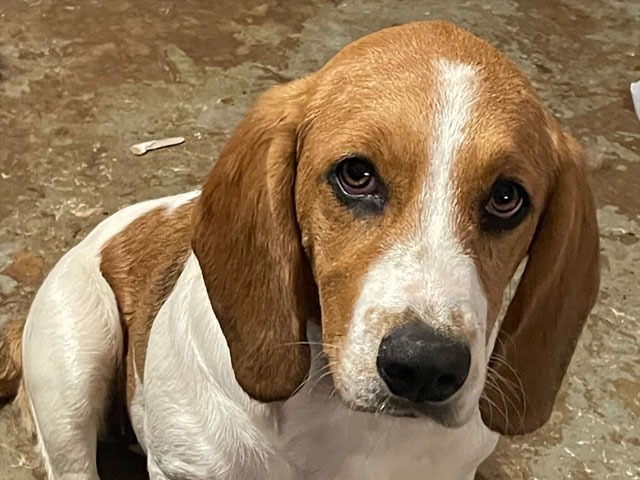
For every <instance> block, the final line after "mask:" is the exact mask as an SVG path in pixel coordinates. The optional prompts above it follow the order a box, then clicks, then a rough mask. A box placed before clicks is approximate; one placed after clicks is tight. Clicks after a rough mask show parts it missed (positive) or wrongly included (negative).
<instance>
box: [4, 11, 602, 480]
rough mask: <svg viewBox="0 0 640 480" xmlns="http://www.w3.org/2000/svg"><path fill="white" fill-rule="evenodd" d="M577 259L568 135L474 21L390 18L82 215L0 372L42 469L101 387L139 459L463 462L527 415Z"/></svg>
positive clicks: (292, 472)
mask: <svg viewBox="0 0 640 480" xmlns="http://www.w3.org/2000/svg"><path fill="white" fill-rule="evenodd" d="M524 261H526V266H524V271H523V273H522V277H521V279H520V282H519V285H518V287H517V290H516V291H515V294H514V295H513V298H512V299H511V301H510V303H509V305H508V307H507V308H506V313H505V314H504V315H500V311H501V306H502V300H503V294H504V293H505V290H506V289H507V286H508V285H509V283H510V281H511V280H512V278H513V277H514V274H515V272H516V271H517V268H518V266H519V265H521V264H524ZM598 285H599V246H598V229H597V224H596V216H595V210H594V202H593V199H592V195H591V192H590V189H589V186H588V184H587V180H586V173H585V162H584V158H583V155H582V153H581V150H580V147H579V146H578V144H577V143H576V141H575V140H573V139H572V138H570V137H569V136H568V135H566V134H565V133H563V131H562V130H561V128H560V126H559V125H558V123H557V122H556V120H554V118H553V117H552V116H551V114H550V113H549V112H548V111H547V110H546V109H545V108H544V107H543V106H542V105H541V103H540V101H539V99H538V97H537V96H536V94H535V93H534V92H533V91H532V88H531V86H530V84H529V83H528V82H527V81H526V80H525V79H524V78H523V76H522V75H521V73H519V71H518V69H517V68H516V67H515V66H514V65H513V64H512V63H511V62H510V61H508V60H507V59H506V58H505V57H504V56H503V55H501V54H500V53H499V52H498V51H496V50H495V49H494V48H492V47H491V46H490V45H488V44H487V43H485V42H484V41H482V40H480V39H478V38H476V37H475V36H473V35H472V34H470V33H468V32H466V31H464V30H461V29H459V28H457V27H455V26H454V25H451V24H449V23H446V22H418V23H411V24H407V25H403V26H398V27H393V28H389V29H385V30H382V31H380V32H377V33H375V34H372V35H369V36H366V37H364V38H362V39H360V40H358V41H356V42H354V43H353V44H351V45H349V46H347V47H346V48H344V49H343V50H342V51H341V52H340V53H338V54H337V55H336V56H335V57H334V58H333V59H331V60H330V61H329V62H328V63H327V64H326V66H324V67H323V68H322V69H320V70H319V71H317V72H316V73H313V74H311V75H309V76H307V77H305V78H302V79H300V80H297V81H294V82H291V83H289V84H286V85H281V86H276V87H273V88H271V89H270V90H269V91H267V92H266V93H264V94H263V95H262V96H261V97H260V98H259V99H258V101H257V102H256V103H255V105H254V106H253V108H251V110H250V111H249V113H248V114H247V115H246V117H245V118H244V120H243V121H242V122H241V123H240V125H239V126H238V128H237V129H236V131H235V132H234V134H233V135H232V137H231V139H230V140H229V142H228V144H227V145H226V147H225V149H224V151H223V152H222V154H221V156H220V158H219V160H218V161H217V163H216V164H215V166H214V168H213V170H212V171H211V174H210V175H209V177H208V178H207V180H206V182H205V184H204V187H203V189H202V191H196V192H191V193H187V194H183V195H178V196H173V197H168V198H162V199H158V200H151V201H146V202H143V203H139V204H136V205H133V206H129V207H127V208H125V209H123V210H121V211H119V212H118V213H116V214H114V215H113V216H111V217H110V218H108V219H106V220H105V221H103V222H102V223H101V224H100V225H98V226H97V227H96V228H95V230H93V231H92V232H91V233H90V234H89V235H88V236H87V237H86V238H85V239H84V240H83V241H82V242H80V243H79V244H78V245H77V246H76V247H75V248H73V249H72V250H70V251H69V252H68V253H67V254H66V255H65V256H64V257H63V258H62V259H61V260H60V261H59V262H58V264H57V265H56V266H55V268H54V269H53V270H52V271H51V273H50V274H49V275H48V277H47V279H46V280H45V282H44V284H43V285H42V287H41V288H40V290H39V291H38V293H37V295H36V298H35V300H34V302H33V306H32V308H31V311H30V313H29V316H28V319H27V322H26V325H25V327H24V333H23V335H22V349H23V352H22V356H21V358H17V357H18V356H17V355H13V357H12V358H13V361H10V358H11V356H10V355H9V353H10V352H9V349H12V350H15V351H17V350H18V349H19V346H20V345H19V340H18V339H13V340H11V339H10V338H9V337H8V336H6V335H5V346H4V347H3V348H4V349H5V351H3V352H0V355H4V356H3V357H2V356H0V358H3V359H4V360H3V362H4V364H3V365H0V371H4V374H3V376H2V379H1V380H2V381H3V382H4V383H1V384H0V385H3V386H4V387H3V388H4V392H3V393H4V394H11V393H15V390H16V383H17V382H16V379H17V378H18V376H19V374H20V367H21V368H22V372H23V388H24V394H25V398H26V399H27V400H28V405H29V409H30V412H31V416H32V418H33V422H34V425H35V430H36V432H37V437H38V440H39V446H40V450H41V453H42V459H43V461H44V464H45V466H46V469H47V472H48V475H49V478H51V479H56V480H61V479H96V478H98V474H97V471H96V441H97V438H98V437H99V435H100V434H101V431H102V430H103V426H104V425H103V424H104V423H105V421H106V423H107V427H108V426H109V421H110V420H109V418H110V417H109V415H108V412H109V411H112V410H113V408H111V406H112V405H114V402H116V400H117V399H118V398H119V397H120V395H119V394H118V392H123V393H122V397H124V398H125V399H126V406H127V411H128V416H129V418H130V420H131V423H132V426H133V429H134V431H135V434H136V437H137V440H138V442H139V443H140V445H141V447H142V448H143V449H144V451H145V452H146V454H147V458H148V467H149V471H150V474H151V478H152V479H165V478H166V479H177V478H180V479H186V478H188V479H223V480H231V479H232V480H251V479H273V480H289V479H305V480H310V479H314V480H326V479H333V480H347V479H348V480H358V479H361V480H364V479H405V480H410V479H438V480H451V479H472V478H473V476H474V474H475V471H476V469H477V467H478V465H479V464H480V463H481V462H482V461H483V460H484V459H485V458H486V457H487V456H488V455H489V454H490V452H491V451H492V450H493V448H494V447H495V443H496V441H497V434H496V433H494V431H498V432H501V433H504V434H519V433H523V432H530V431H532V430H534V429H536V428H538V427H539V426H541V425H542V424H543V423H545V422H546V421H547V419H548V418H549V415H550V413H551V411H552V408H553V404H554V401H555V397H556V394H557V392H558V389H559V387H560V384H561V382H562V379H563V376H564V374H565V371H566V368H567V365H568V364H569V361H570V359H571V357H572V354H573V351H574V348H575V345H576V341H577V338H578V336H579V334H580V331H581V329H582V326H583V324H584V321H585V319H586V318H587V316H588V314H589V311H590V310H591V308H592V306H593V304H594V302H595V298H596V295H597V291H598ZM500 319H503V320H502V321H500ZM7 344H10V345H7ZM8 347H9V348H8ZM20 364H21V365H20ZM325 372H326V373H327V374H326V375H325ZM334 391H337V393H338V395H333V393H334ZM116 403H117V402H116ZM492 406H493V408H492ZM371 412H374V413H371ZM492 430H493V431H492Z"/></svg>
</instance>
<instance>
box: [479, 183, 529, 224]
mask: <svg viewBox="0 0 640 480" xmlns="http://www.w3.org/2000/svg"><path fill="white" fill-rule="evenodd" d="M530 207H531V203H530V200H529V196H528V195H527V192H526V190H525V189H524V187H522V185H520V184H519V183H517V182H515V181H513V180H505V179H498V180H496V182H495V183H494V184H493V187H491V192H490V193H489V195H488V198H487V200H486V201H485V202H484V212H483V216H482V217H483V218H482V224H483V227H484V229H485V230H493V231H500V230H509V229H512V228H515V227H516V226H517V225H519V224H520V222H522V220H524V218H525V217H526V215H527V213H528V212H529V210H530Z"/></svg>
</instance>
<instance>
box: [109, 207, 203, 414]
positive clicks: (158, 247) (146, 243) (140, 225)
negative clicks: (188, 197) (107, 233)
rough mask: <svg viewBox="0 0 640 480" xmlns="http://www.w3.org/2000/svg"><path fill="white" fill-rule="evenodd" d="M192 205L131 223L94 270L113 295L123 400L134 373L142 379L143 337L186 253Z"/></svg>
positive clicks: (132, 385)
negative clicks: (118, 320)
mask: <svg viewBox="0 0 640 480" xmlns="http://www.w3.org/2000/svg"><path fill="white" fill-rule="evenodd" d="M194 205H195V200H192V201H190V202H188V203H185V204H184V205H181V206H179V207H177V208H176V209H174V210H172V211H167V209H166V208H164V207H159V208H156V209H154V210H152V211H150V212H148V213H145V214H144V215H142V216H141V217H139V218H137V219H135V220H134V221H133V222H131V223H130V224H129V225H128V226H127V227H126V228H125V229H124V230H123V231H122V232H120V233H119V234H117V235H116V236H114V237H113V238H112V239H111V240H109V242H108V243H107V244H106V245H105V246H104V247H103V249H102V252H101V263H100V270H101V272H102V275H103V276H104V278H105V279H106V280H107V282H108V283H109V285H110V286H111V289H112V290H113V292H114V294H115V296H116V301H117V303H118V309H119V311H120V316H121V320H122V326H123V333H124V339H125V358H124V365H125V375H126V399H127V404H130V402H131V400H132V399H133V395H134V392H135V384H136V383H135V373H134V367H135V369H136V371H137V375H138V377H139V378H140V379H142V378H143V374H144V360H145V356H146V351H147V341H148V339H149V332H150V331H151V326H152V325H153V320H154V319H155V316H156V314H157V313H158V310H159V309H160V307H161V306H162V304H163V303H164V301H165V300H166V298H167V296H168V295H169V293H171V290H172V289H173V286H174V285H175V282H176V281H177V280H178V277H179V275H180V273H181V272H182V269H183V267H184V264H185V262H186V260H187V257H188V256H189V253H190V243H189V241H190V238H191V214H192V211H193V207H194Z"/></svg>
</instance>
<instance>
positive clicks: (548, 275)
mask: <svg viewBox="0 0 640 480" xmlns="http://www.w3.org/2000/svg"><path fill="white" fill-rule="evenodd" d="M556 149H557V150H558V152H559V156H558V159H559V160H558V163H557V165H556V168H557V171H556V176H555V185H554V186H553V187H552V191H551V192H550V196H549V199H548V203H547V207H546V209H545V211H544V212H543V213H542V216H541V218H540V221H539V224H538V227H537V231H536V234H535V237H534V239H533V242H532V243H531V245H530V247H529V252H528V253H529V258H528V261H527V265H526V268H525V271H524V273H523V276H522V278H521V280H520V283H519V285H518V288H517V290H516V293H515V296H514V298H513V300H512V301H511V303H510V305H509V307H508V309H507V313H506V316H505V318H504V321H503V323H502V326H501V330H500V332H499V335H498V339H497V342H496V345H495V347H494V351H493V355H492V359H491V361H490V364H489V366H490V367H491V369H492V370H493V372H492V373H490V374H489V375H495V376H496V382H495V383H497V384H498V385H500V386H501V392H500V391H498V390H497V389H496V388H495V387H489V386H488V387H487V388H486V389H485V392H484V397H486V398H485V399H484V400H483V401H482V402H481V407H482V413H483V418H484V420H485V422H486V423H487V424H488V425H489V427H490V428H492V429H493V430H497V431H499V432H501V433H503V434H507V435H518V434H523V433H528V432H531V431H534V430H536V429H537V428H539V427H540V426H542V425H543V424H544V423H545V422H546V421H547V420H548V419H549V417H550V415H551V412H552V410H553V405H554V402H555V399H556V395H557V393H558V390H559V388H560V385H561V383H562V380H563V378H564V375H565V372H566V370H567V367H568V365H569V362H570V361H571V357H572V356H573V352H574V350H575V347H576V344H577V341H578V337H579V336H580V332H581V331H582V327H583V325H584V323H585V321H586V319H587V316H588V315H589V312H590V311H591V308H592V307H593V305H594V304H595V300H596V297H597V294H598V289H599V284H600V271H599V266H600V262H599V238H598V226H597V222H596V213H595V205H594V200H593V197H592V194H591V190H590V188H589V185H588V183H587V179H586V172H585V169H586V165H585V160H584V156H583V154H582V152H581V149H580V146H579V145H578V143H577V142H576V141H575V140H573V139H572V138H570V137H568V136H566V135H563V134H560V135H559V136H558V141H557V142H556ZM499 377H502V378H499ZM487 399H488V400H487ZM490 404H493V408H492V407H491V406H490Z"/></svg>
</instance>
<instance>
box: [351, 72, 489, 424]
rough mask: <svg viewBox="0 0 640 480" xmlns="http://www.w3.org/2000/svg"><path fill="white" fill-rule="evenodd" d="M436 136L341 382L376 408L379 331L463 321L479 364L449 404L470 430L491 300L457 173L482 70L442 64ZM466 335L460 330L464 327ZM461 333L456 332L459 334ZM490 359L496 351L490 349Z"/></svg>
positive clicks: (362, 309)
mask: <svg viewBox="0 0 640 480" xmlns="http://www.w3.org/2000/svg"><path fill="white" fill-rule="evenodd" d="M436 67H437V68H436V71H437V72H438V73H439V77H438V82H439V84H438V85H439V86H438V88H437V90H436V91H435V92H434V93H435V95H434V102H435V107H434V108H435V116H434V118H435V122H434V131H433V132H429V135H427V138H431V139H433V141H432V143H431V145H430V148H429V151H427V152H425V155H427V157H428V159H429V165H430V169H429V175H428V177H427V181H426V183H425V185H424V187H423V192H422V195H421V198H420V201H419V205H418V212H419V214H418V218H416V219H415V222H414V225H413V229H412V231H411V232H410V233H409V235H408V237H407V238H405V239H403V240H402V241H401V242H400V243H399V244H397V245H395V246H394V247H393V248H391V249H390V250H389V251H387V252H386V253H385V254H383V255H382V257H381V258H380V259H378V261H377V262H376V263H375V264H374V265H373V266H372V268H371V269H370V271H369V272H368V273H367V275H366V276H365V279H364V282H363V285H362V288H361V294H360V296H359V298H358V300H357V302H356V305H355V308H354V313H353V319H352V322H351V327H350V330H349V334H348V340H347V342H345V353H344V360H343V362H342V363H341V365H340V378H341V381H342V383H343V388H344V389H345V390H346V392H347V393H346V397H347V399H348V400H350V401H352V402H354V403H355V404H356V405H359V406H362V407H368V406H371V405H376V404H377V403H379V401H380V400H379V399H381V398H387V397H389V396H390V395H391V394H390V392H389V391H388V389H387V387H386V385H385V384H384V383H383V381H382V380H381V379H380V378H379V376H378V374H377V371H376V365H375V360H376V355H377V350H378V345H379V344H380V341H381V340H382V338H381V337H382V336H383V335H384V334H385V333H386V332H384V331H381V329H380V328H377V326H378V324H380V322H382V321H383V319H384V318H385V317H387V316H388V315H389V314H398V315H401V314H402V312H405V311H408V310H411V311H413V312H415V313H417V314H418V316H419V317H420V318H421V319H422V320H423V321H425V322H428V323H429V324H431V325H433V326H434V327H436V328H445V329H446V328H452V327H454V325H453V322H452V320H453V318H454V316H455V315H456V314H459V315H461V316H462V318H463V323H464V326H463V330H464V331H465V334H466V338H465V340H467V341H468V342H469V344H470V347H471V357H472V364H471V370H470V373H469V376H468V379H467V381H466V382H465V385H464V386H463V387H462V389H461V390H460V391H458V392H457V393H456V394H455V395H454V396H453V397H452V398H451V399H449V400H448V401H447V402H448V403H450V404H451V416H452V418H451V420H453V421H454V423H455V422H461V423H464V422H465V421H467V420H468V419H469V418H470V417H471V415H473V414H474V412H475V411H476V410H477V405H478V400H479V397H480V394H481V392H482V388H483V386H484V380H485V374H486V364H487V361H486V358H487V353H486V350H487V345H485V338H486V334H485V330H486V317H487V301H486V297H485V294H484V290H483V288H482V285H481V283H480V279H479V276H478V272H477V269H476V266H475V264H474V262H473V260H472V259H471V258H470V257H469V256H468V255H467V254H466V253H465V252H464V251H463V248H462V245H461V243H460V240H459V239H458V237H457V235H456V232H455V221H456V215H457V214H458V212H457V210H456V192H455V191H454V190H453V187H454V182H453V172H454V167H455V164H456V158H457V153H458V150H459V148H460V146H461V145H462V144H463V142H464V139H465V128H466V126H467V124H468V122H469V120H470V119H471V117H472V114H473V103H474V100H475V96H476V78H475V71H474V68H473V67H471V66H468V65H464V64H458V63H451V62H448V61H443V60H441V61H438V62H437V64H436ZM456 328H457V329H458V330H459V329H460V327H459V326H458V327H456ZM454 331H455V328H454ZM489 352H490V350H489Z"/></svg>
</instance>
